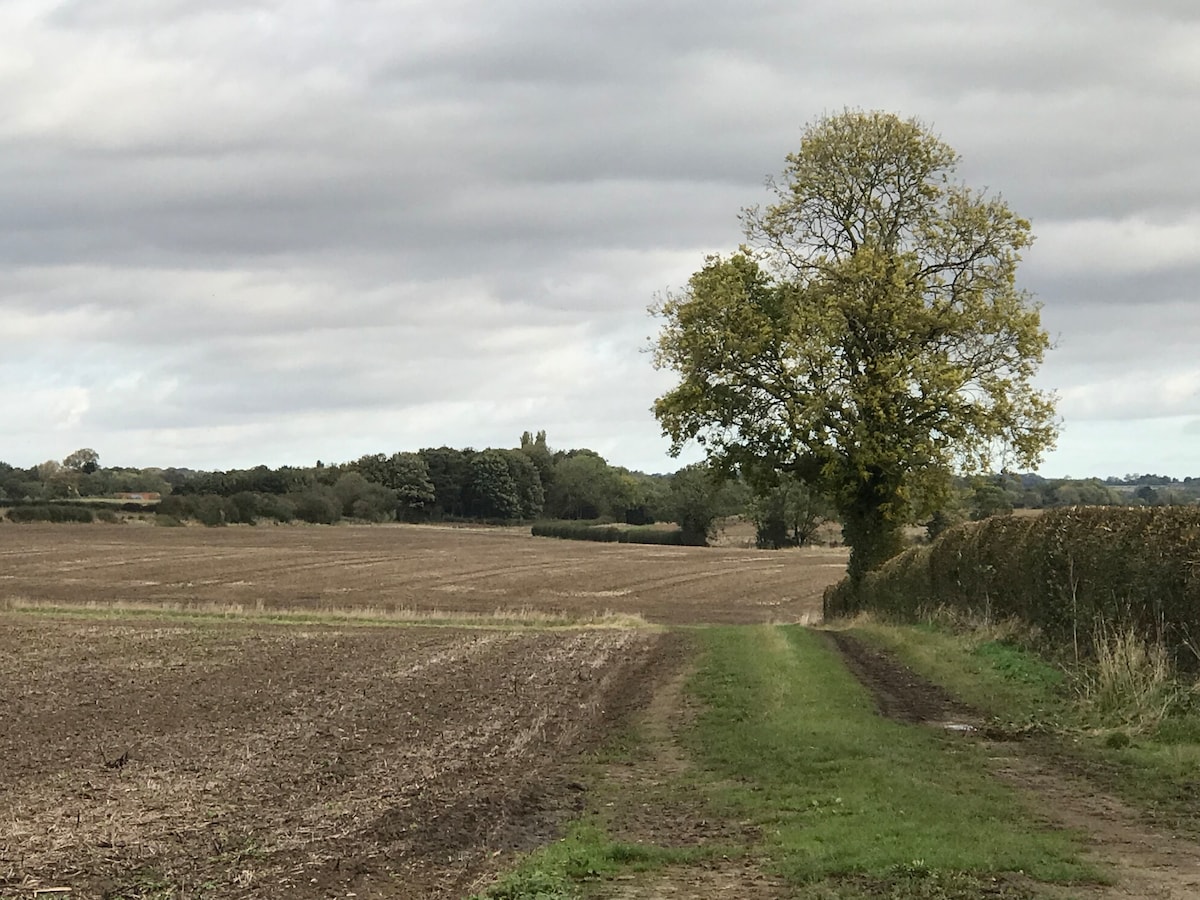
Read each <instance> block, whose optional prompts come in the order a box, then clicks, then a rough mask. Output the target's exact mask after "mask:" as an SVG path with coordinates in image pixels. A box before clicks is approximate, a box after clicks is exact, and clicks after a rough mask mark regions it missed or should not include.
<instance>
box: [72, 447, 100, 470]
mask: <svg viewBox="0 0 1200 900" xmlns="http://www.w3.org/2000/svg"><path fill="white" fill-rule="evenodd" d="M63 465H64V466H65V467H66V468H68V469H73V470H75V471H76V472H82V473H83V474H84V475H91V474H92V473H93V472H95V471H96V470H97V469H98V468H100V454H99V453H97V452H96V451H95V450H93V449H91V448H90V447H84V448H83V449H81V450H76V451H75V452H74V453H72V454H70V455H69V456H67V458H66V459H64V460H63Z"/></svg>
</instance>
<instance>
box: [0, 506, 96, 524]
mask: <svg viewBox="0 0 1200 900" xmlns="http://www.w3.org/2000/svg"><path fill="white" fill-rule="evenodd" d="M8 518H9V519H10V520H12V521H13V522H91V521H94V518H95V517H94V516H93V515H92V511H91V510H90V509H87V508H86V507H82V506H66V505H59V504H53V505H51V504H49V503H47V504H44V505H42V506H14V507H13V508H12V509H10V510H9V511H8Z"/></svg>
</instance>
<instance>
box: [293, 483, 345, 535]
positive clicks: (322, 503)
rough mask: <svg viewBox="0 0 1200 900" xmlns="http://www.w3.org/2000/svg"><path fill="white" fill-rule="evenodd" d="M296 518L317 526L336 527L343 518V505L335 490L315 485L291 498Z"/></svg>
mask: <svg viewBox="0 0 1200 900" xmlns="http://www.w3.org/2000/svg"><path fill="white" fill-rule="evenodd" d="M290 499H291V501H292V503H293V504H294V506H295V511H296V518H297V519H300V520H301V521H303V522H311V523H313V524H316V525H335V524H337V523H338V522H340V521H341V518H342V503H341V501H340V500H339V499H338V496H337V494H335V493H334V492H333V488H331V487H326V486H325V485H314V486H313V487H311V488H310V489H308V490H307V491H303V492H301V493H299V494H294V495H292V496H291V498H290Z"/></svg>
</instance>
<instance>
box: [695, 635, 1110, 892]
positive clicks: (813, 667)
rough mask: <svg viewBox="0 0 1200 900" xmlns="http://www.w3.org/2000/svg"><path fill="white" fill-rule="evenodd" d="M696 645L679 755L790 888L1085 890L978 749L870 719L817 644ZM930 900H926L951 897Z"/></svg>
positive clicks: (1079, 874)
mask: <svg viewBox="0 0 1200 900" xmlns="http://www.w3.org/2000/svg"><path fill="white" fill-rule="evenodd" d="M703 639H704V642H705V644H706V645H707V651H706V654H705V658H704V661H703V663H702V666H701V669H700V671H699V673H698V674H697V676H696V678H695V680H694V682H693V685H692V688H693V690H694V691H695V693H696V695H697V696H698V697H699V698H700V699H701V700H702V701H703V703H704V706H705V710H704V711H703V712H702V713H701V714H700V716H699V717H698V720H697V722H696V724H695V727H694V729H693V730H692V732H691V734H690V739H689V743H690V749H691V751H692V753H693V755H694V757H695V758H696V759H697V760H698V761H700V762H701V763H702V764H703V765H705V766H706V767H708V768H709V769H710V770H711V772H712V773H713V774H714V775H715V776H716V777H717V778H719V779H721V780H722V782H721V784H718V785H716V786H715V788H714V789H715V790H716V792H717V795H718V798H719V799H720V800H721V801H722V802H723V803H725V804H727V805H728V807H729V810H730V811H731V812H733V813H735V814H737V815H739V816H743V817H746V818H748V819H750V820H752V821H754V822H756V823H758V824H759V825H761V826H762V828H763V830H764V834H765V835H766V839H767V844H768V846H767V850H768V853H769V854H770V856H771V857H772V858H773V860H774V863H775V866H776V868H777V869H778V871H779V872H780V873H781V874H782V875H783V876H785V877H786V878H788V879H789V880H791V881H793V882H798V883H806V882H820V881H822V880H826V883H827V885H828V884H829V883H833V884H841V885H842V887H839V888H837V890H838V891H841V893H836V894H828V896H854V895H855V894H854V891H856V890H858V887H856V886H855V885H856V884H857V885H859V886H860V887H861V885H862V882H856V881H855V880H854V879H856V878H857V879H862V878H865V879H866V884H867V887H866V888H865V889H864V890H866V892H867V894H869V895H872V896H888V894H887V893H886V891H888V890H891V889H892V887H896V888H897V889H900V888H901V887H903V885H905V884H908V885H909V887H908V888H903V890H904V891H908V893H900V894H895V896H923V895H922V894H921V893H913V892H912V890H909V888H911V887H912V883H913V882H914V881H916V882H919V883H920V884H924V885H926V886H929V885H930V884H931V882H936V881H941V882H943V883H944V884H946V885H952V884H953V883H958V884H960V885H968V887H966V888H963V891H965V893H962V892H960V894H961V896H972V894H971V890H976V889H977V888H978V886H979V884H980V883H981V879H982V880H986V879H988V878H990V877H991V876H993V875H997V874H1000V873H1018V872H1021V873H1024V874H1025V875H1028V876H1031V877H1032V878H1034V879H1037V880H1040V881H1046V882H1064V881H1077V880H1082V879H1088V880H1092V879H1094V878H1095V877H1096V873H1095V871H1094V870H1092V869H1091V868H1089V867H1087V866H1085V865H1083V864H1082V863H1081V862H1080V861H1079V856H1078V853H1079V848H1078V847H1077V845H1076V843H1075V841H1074V840H1073V839H1072V838H1071V837H1070V836H1069V835H1067V834H1065V833H1063V832H1060V831H1051V830H1049V829H1046V828H1042V827H1039V826H1038V825H1037V824H1036V823H1035V822H1034V821H1032V820H1031V816H1030V813H1029V811H1028V810H1027V809H1026V808H1025V807H1024V806H1023V804H1022V802H1021V800H1020V799H1019V798H1018V796H1017V795H1016V794H1015V793H1014V792H1013V791H1012V790H1011V789H1009V788H1007V787H1006V786H1004V785H1002V784H1000V783H999V782H998V781H996V780H995V779H994V778H992V777H991V776H990V775H988V774H987V771H988V770H987V766H986V765H985V763H984V760H983V759H982V758H981V756H980V753H981V751H980V750H979V749H978V748H977V747H975V746H974V745H972V744H970V743H968V742H966V741H962V740H961V739H955V738H954V737H952V736H949V735H944V734H942V733H939V732H935V731H933V730H930V729H925V728H920V727H914V726H906V725H900V724H897V723H894V722H891V721H888V720H886V719H883V718H881V717H880V716H879V715H878V714H877V713H876V711H875V708H874V705H873V703H872V702H871V700H870V698H869V697H868V695H867V694H866V692H865V690H864V689H863V688H862V687H861V685H859V684H858V682H857V681H856V680H855V679H854V678H853V677H852V676H851V675H850V674H849V673H848V672H847V671H846V669H845V667H844V666H843V665H842V663H841V661H840V659H839V658H838V657H837V655H836V651H834V650H833V649H832V648H831V647H830V646H829V644H828V643H827V642H826V640H825V638H824V637H823V636H822V635H820V634H819V633H816V632H813V631H810V630H806V629H803V628H799V627H766V626H764V627H760V628H740V629H738V628H722V629H712V630H709V631H706V632H703ZM722 785H723V786H722ZM829 879H833V881H832V882H829V881H828V880H829ZM839 879H849V880H847V881H844V882H839ZM972 884H974V885H975V887H970V885H972ZM889 886H890V887H889ZM843 888H844V890H843ZM913 890H916V888H913ZM938 890H939V891H940V893H939V892H937V891H935V892H933V893H930V894H927V896H943V897H945V896H957V895H959V894H954V893H953V891H951V890H949V889H947V890H941V889H940V888H939V889H938ZM872 892H873V893H872ZM881 892H882V893H881Z"/></svg>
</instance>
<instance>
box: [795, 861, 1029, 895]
mask: <svg viewBox="0 0 1200 900" xmlns="http://www.w3.org/2000/svg"><path fill="white" fill-rule="evenodd" d="M804 896H805V897H808V898H812V900H979V898H980V897H987V898H990V900H1034V898H1038V897H1044V896H1046V894H1045V891H1044V889H1043V888H1041V886H1039V885H1036V884H1031V883H1030V882H1029V881H1028V880H1026V879H1022V878H1020V877H1019V876H1018V877H1015V878H1007V877H1004V876H1000V877H996V876H978V875H971V874H969V873H966V872H939V871H931V870H928V869H927V868H926V867H925V866H924V864H923V862H922V861H921V860H914V861H913V863H911V864H909V865H906V866H898V867H897V868H896V870H895V872H894V873H893V874H891V875H888V876H885V877H880V878H872V877H861V876H860V877H857V878H835V879H829V880H827V881H825V882H822V883H821V884H817V885H811V886H809V887H806V889H805V894H804Z"/></svg>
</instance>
